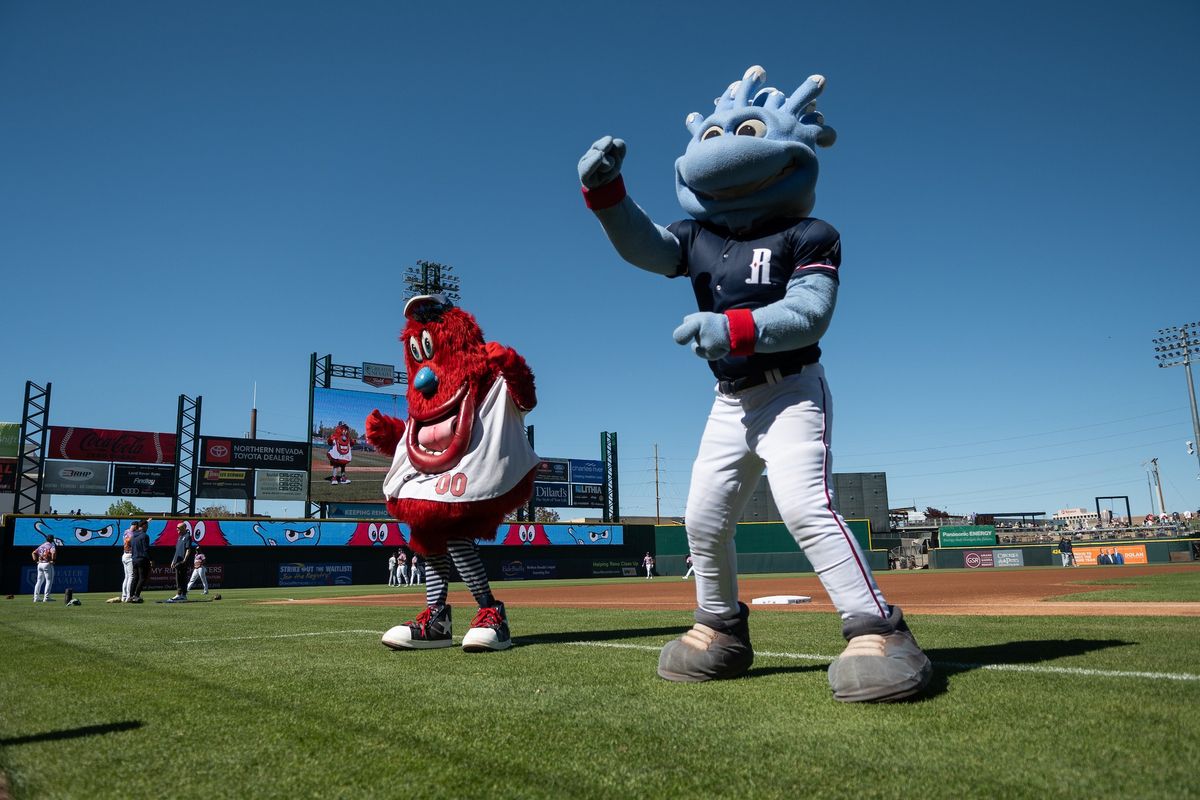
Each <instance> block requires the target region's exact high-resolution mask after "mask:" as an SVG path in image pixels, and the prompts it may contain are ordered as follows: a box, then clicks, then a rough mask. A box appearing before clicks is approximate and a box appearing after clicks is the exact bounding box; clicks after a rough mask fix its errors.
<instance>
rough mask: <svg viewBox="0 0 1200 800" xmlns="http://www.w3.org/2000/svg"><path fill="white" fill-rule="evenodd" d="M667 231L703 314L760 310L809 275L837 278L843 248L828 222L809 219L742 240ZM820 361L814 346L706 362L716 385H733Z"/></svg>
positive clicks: (697, 225)
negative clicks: (723, 382)
mask: <svg viewBox="0 0 1200 800" xmlns="http://www.w3.org/2000/svg"><path fill="white" fill-rule="evenodd" d="M667 230H669V231H671V233H673V234H675V237H676V238H677V239H679V245H680V250H681V253H680V267H679V272H678V273H677V274H676V275H674V276H672V277H679V276H681V275H687V276H688V277H690V278H691V279H692V291H694V292H695V293H696V304H697V305H698V306H699V308H700V310H701V311H712V312H715V313H717V314H721V313H724V312H726V311H729V310H731V309H735V308H749V309H755V308H761V307H762V306H765V305H767V304H768V303H774V302H776V301H777V300H781V299H783V295H784V293H785V292H786V291H787V285H788V281H790V280H791V279H792V278H793V277H795V276H797V275H802V274H808V273H810V272H819V273H821V274H824V275H829V276H831V277H832V278H833V279H834V280H837V277H838V267H840V266H841V264H842V242H841V237H840V236H838V232H837V231H836V230H834V228H833V226H832V225H830V224H829V223H827V222H823V221H821V220H819V219H813V218H811V217H809V218H805V219H801V220H795V219H790V220H781V221H779V222H777V223H774V224H772V225H770V226H764V227H762V228H758V229H756V230H754V231H751V232H749V233H746V234H730V233H729V232H727V231H725V230H724V229H722V228H717V227H715V226H709V225H705V224H704V223H702V222H697V221H696V220H693V219H685V220H681V221H679V222H673V223H671V224H670V225H669V226H667ZM820 357H821V348H820V347H818V346H817V345H816V344H812V345H809V346H808V347H802V348H800V349H798V350H788V351H786V352H782V353H755V354H753V355H751V356H726V357H725V358H722V359H720V360H719V361H710V362H708V365H709V367H711V368H712V371H713V374H714V375H716V376H717V379H718V380H736V379H737V378H744V377H747V376H752V375H758V374H761V373H762V372H764V371H765V370H769V369H784V370H798V369H799V368H800V367H802V366H804V365H805V364H812V363H815V362H816V361H817V360H818V359H820Z"/></svg>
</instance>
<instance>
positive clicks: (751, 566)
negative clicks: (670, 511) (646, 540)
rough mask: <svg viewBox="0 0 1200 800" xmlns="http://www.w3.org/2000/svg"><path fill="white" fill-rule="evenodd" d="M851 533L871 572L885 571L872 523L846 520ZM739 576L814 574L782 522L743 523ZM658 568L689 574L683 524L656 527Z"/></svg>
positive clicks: (884, 558) (739, 536) (739, 534)
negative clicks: (872, 544) (766, 573)
mask: <svg viewBox="0 0 1200 800" xmlns="http://www.w3.org/2000/svg"><path fill="white" fill-rule="evenodd" d="M846 523H847V525H848V526H849V528H850V533H851V534H852V535H853V536H854V538H855V539H857V540H858V543H859V546H861V547H862V549H863V551H864V552H865V553H866V556H867V562H868V563H869V564H870V566H871V569H872V570H886V569H887V566H888V561H887V551H885V550H873V549H872V547H871V523H870V521H869V520H865V519H852V520H846ZM735 536H736V539H735V541H736V544H737V559H738V573H740V574H750V573H756V572H757V573H761V572H813V567H812V563H811V562H810V561H809V560H808V559H807V558H806V557H805V556H804V554H803V553H801V552H800V548H799V547H798V546H797V545H796V540H795V539H793V538H792V535H791V534H790V533H788V530H787V527H786V526H785V525H784V524H783V523H782V522H743V523H739V524H738V526H737V533H736V534H735ZM654 539H655V549H656V552H657V554H656V556H655V565H654V566H655V569H656V571H657V572H658V574H660V575H683V574H684V573H685V572H686V571H687V561H686V558H687V554H688V544H687V530H686V528H685V527H684V526H683V525H657V526H655V527H654Z"/></svg>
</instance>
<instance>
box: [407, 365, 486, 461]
mask: <svg viewBox="0 0 1200 800" xmlns="http://www.w3.org/2000/svg"><path fill="white" fill-rule="evenodd" d="M409 419H410V424H409V426H408V430H407V431H406V436H407V440H406V445H407V447H408V459H409V461H411V462H412V465H413V466H414V467H416V468H417V469H419V470H420V471H421V472H424V473H425V474H426V475H436V474H437V473H439V472H446V471H447V470H450V469H453V468H454V467H455V465H457V464H458V462H459V461H461V460H462V457H463V456H464V455H465V454H466V452H467V447H468V446H469V445H470V444H471V430H472V428H473V427H474V424H475V393H474V392H473V391H471V383H470V382H467V383H464V384H463V385H462V386H461V387H459V390H458V391H457V392H455V393H454V396H453V397H451V398H450V399H449V400H447V401H446V402H445V403H442V405H440V406H438V407H437V408H435V409H433V410H431V411H428V412H426V413H423V414H420V415H418V414H417V413H416V412H413V411H411V410H410V412H409Z"/></svg>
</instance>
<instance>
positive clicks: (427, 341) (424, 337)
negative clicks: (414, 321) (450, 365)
mask: <svg viewBox="0 0 1200 800" xmlns="http://www.w3.org/2000/svg"><path fill="white" fill-rule="evenodd" d="M421 347H422V348H424V350H425V357H426V358H433V337H432V336H430V335H429V331H427V330H426V331H421Z"/></svg>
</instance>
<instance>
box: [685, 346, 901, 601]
mask: <svg viewBox="0 0 1200 800" xmlns="http://www.w3.org/2000/svg"><path fill="white" fill-rule="evenodd" d="M831 408H832V400H831V398H830V395H829V388H828V386H827V385H826V382H825V370H824V369H823V368H822V367H821V365H820V364H810V365H809V366H806V367H805V368H804V370H803V371H802V372H800V373H798V374H795V375H788V376H784V377H777V378H776V379H774V380H773V381H769V382H768V383H765V384H762V385H760V386H755V387H753V388H751V389H746V390H745V391H742V392H738V393H737V394H736V395H724V394H721V393H719V392H718V393H717V396H716V399H715V401H714V402H713V407H712V411H711V412H710V413H709V416H708V424H707V426H706V427H705V429H704V436H703V438H702V439H701V441H700V451H699V453H698V454H697V455H696V462H695V464H694V465H693V467H692V483H691V488H690V490H689V492H688V500H687V511H686V516H685V520H686V523H687V536H688V546H689V548H690V549H691V553H692V566H693V567H694V568H695V570H696V601H697V605H699V607H700V608H701V609H703V610H704V611H708V612H710V613H713V614H717V615H719V616H722V617H729V618H732V617H734V616H736V615H737V613H738V605H737V603H738V585H737V550H736V548H735V546H734V533H735V530H736V528H735V526H736V524H737V521H738V518H739V517H740V516H741V514H742V511H743V510H744V509H745V507H746V503H747V502H748V501H749V499H750V495H751V494H752V493H753V491H754V488H755V486H756V485H757V483H758V479H759V477H760V476H761V475H762V472H763V468H764V467H765V468H766V470H767V474H768V479H769V481H770V485H771V495H772V497H774V499H775V505H776V506H778V507H779V513H780V515H781V516H782V517H783V522H784V524H785V525H786V526H787V529H788V532H790V533H791V534H792V537H793V538H794V539H795V540H796V543H797V544H798V545H799V546H800V549H801V550H803V551H804V555H805V556H807V557H808V560H809V561H810V562H812V565H813V568H814V569H815V570H816V572H817V576H818V577H819V578H820V579H821V583H822V584H823V585H824V586H825V591H826V592H828V593H829V598H830V600H832V601H833V605H834V607H835V608H836V609H837V610H838V612H839V613H840V614H841V615H842V618H843V619H845V618H847V617H850V616H876V617H886V616H887V615H888V605H887V601H885V600H884V598H883V593H882V592H881V591H880V590H879V587H878V586H877V585H876V584H875V578H874V576H873V575H872V574H871V568H870V567H869V566H868V565H867V560H866V558H865V557H864V555H863V552H862V549H861V548H860V547H859V545H858V542H857V541H855V539H854V536H853V534H851V532H850V528H849V526H847V525H846V521H845V520H844V519H842V516H841V515H840V514H838V513H837V512H836V511H834V509H833V485H832V469H833V457H832V455H831V454H830V449H829V448H830V444H829V443H830V423H831V419H830V417H831V414H830V412H831Z"/></svg>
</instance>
